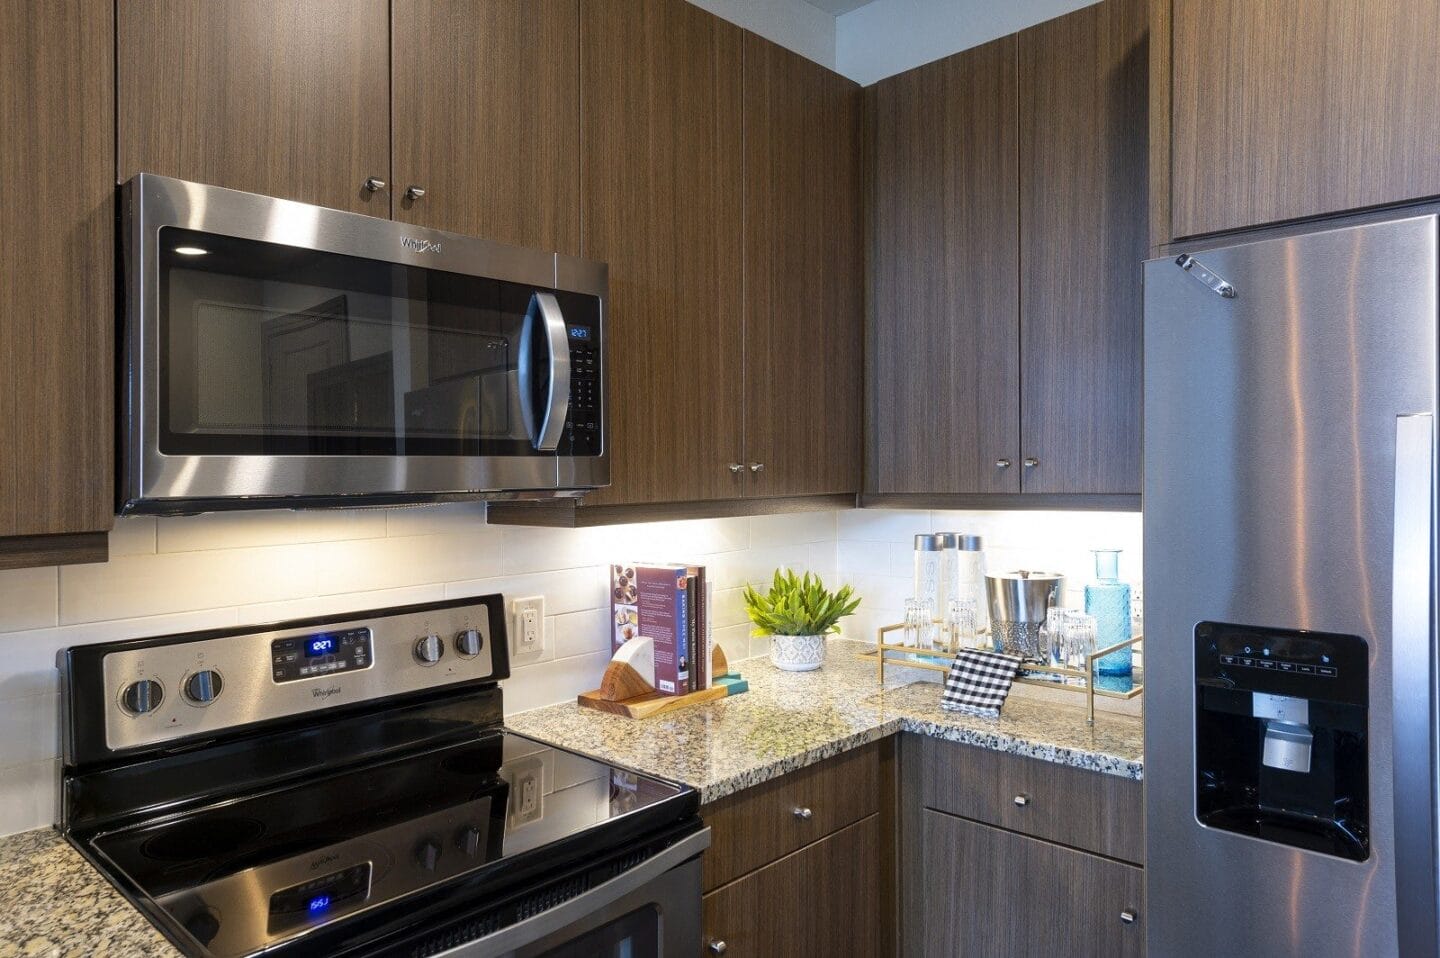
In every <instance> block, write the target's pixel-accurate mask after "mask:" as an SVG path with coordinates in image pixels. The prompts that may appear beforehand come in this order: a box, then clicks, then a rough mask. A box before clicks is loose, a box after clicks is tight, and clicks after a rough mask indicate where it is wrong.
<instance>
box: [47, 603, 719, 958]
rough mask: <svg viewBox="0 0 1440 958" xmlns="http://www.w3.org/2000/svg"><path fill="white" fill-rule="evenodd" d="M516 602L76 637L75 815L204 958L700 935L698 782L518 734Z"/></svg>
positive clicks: (111, 862) (692, 941) (69, 763)
mask: <svg viewBox="0 0 1440 958" xmlns="http://www.w3.org/2000/svg"><path fill="white" fill-rule="evenodd" d="M503 608H504V604H503V601H502V599H501V597H500V596H498V595H492V596H485V597H482V598H477V599H462V600H454V601H447V602H438V603H431V604H426V605H415V606H407V607H404V608H397V609H385V610H378V611H372V612H362V613H355V614H352V615H345V616H338V617H328V618H321V619H309V620H302V621H292V622H286V623H283V624H279V625H274V626H266V627H263V628H250V629H225V630H219V631H212V632H199V633H191V634H186V635H175V636H166V637H161V638H152V639H141V640H135V641H129V642H117V643H110V644H104V645H93V646H82V647H76V648H71V649H67V650H66V651H65V652H63V653H62V654H61V660H60V665H61V668H62V671H63V691H64V743H63V744H64V771H63V779H64V782H63V784H64V797H63V821H62V823H61V828H62V830H63V832H64V834H65V835H66V837H67V838H68V839H69V840H70V842H71V843H72V844H73V845H74V846H75V847H76V848H77V849H79V850H80V852H81V853H82V854H83V855H85V856H86V857H87V858H88V859H89V860H90V861H91V862H92V863H94V864H95V866H96V867H98V868H99V869H100V870H101V871H102V872H103V873H104V874H105V875H106V876H107V877H108V878H110V880H111V881H113V882H114V883H115V884H116V885H117V886H118V887H119V888H120V889H121V891H123V892H124V893H125V894H126V895H127V896H128V897H129V898H130V899H131V900H132V901H134V902H135V904H136V905H138V906H139V907H140V908H141V910H142V911H144V913H145V914H146V915H147V916H149V917H150V919H151V920H152V921H154V922H155V924H156V925H157V926H158V927H159V928H160V930H161V931H162V932H164V933H165V935H166V936H167V937H168V938H169V939H170V940H171V941H172V942H174V943H175V945H176V946H177V947H178V948H179V949H180V950H181V951H182V952H184V953H185V954H187V955H194V956H209V958H243V956H250V955H256V954H260V953H262V952H264V953H266V954H276V955H285V956H289V955H338V956H356V958H358V956H377V958H378V956H399V955H405V956H409V958H415V956H430V955H453V956H461V955H464V956H481V955H515V956H538V955H616V956H620V955H625V956H643V955H682V954H686V955H688V954H693V953H694V950H695V948H696V944H697V942H698V941H699V937H700V927H699V926H700V915H699V911H700V858H699V856H700V853H701V852H702V851H703V850H704V849H705V847H706V846H707V845H708V844H709V830H708V829H706V828H705V827H704V826H703V825H702V824H701V822H700V821H699V819H698V817H697V812H698V807H699V802H698V798H697V796H696V793H695V792H694V791H693V790H692V789H689V788H687V787H685V786H682V785H677V784H674V783H670V782H665V781H660V780H657V779H654V778H651V777H648V776H645V775H641V774H638V773H635V772H632V771H629V770H627V769H623V768H616V767H614V766H611V765H608V764H605V763H601V762H596V761H593V760H591V759H588V758H585V757H584V756H581V755H578V754H575V753H573V752H568V751H565V750H564V749H558V748H553V747H550V746H547V745H544V744H541V743H539V742H536V741H533V740H530V739H527V738H524V737H522V736H519V735H515V734H513V733H511V732H508V731H506V730H505V729H504V728H503V726H502V722H501V718H502V708H501V690H500V688H499V686H498V681H499V680H500V679H502V678H505V677H506V676H507V675H508V673H509V664H508V654H507V648H506V637H505V626H504V616H503Z"/></svg>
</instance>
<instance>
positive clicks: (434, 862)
mask: <svg viewBox="0 0 1440 958" xmlns="http://www.w3.org/2000/svg"><path fill="white" fill-rule="evenodd" d="M415 864H417V865H419V866H420V867H421V868H423V869H425V870H426V871H427V872H433V871H434V870H435V869H436V867H437V866H438V865H439V864H440V843H439V842H437V841H436V840H435V839H433V838H427V839H425V840H424V841H422V842H421V843H420V844H418V845H416V846H415Z"/></svg>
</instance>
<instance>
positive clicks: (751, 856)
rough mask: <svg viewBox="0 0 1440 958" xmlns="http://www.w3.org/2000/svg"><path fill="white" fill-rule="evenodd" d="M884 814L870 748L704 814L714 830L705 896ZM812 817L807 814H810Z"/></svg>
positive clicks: (875, 753)
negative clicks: (814, 842) (791, 854)
mask: <svg viewBox="0 0 1440 958" xmlns="http://www.w3.org/2000/svg"><path fill="white" fill-rule="evenodd" d="M879 808H880V752H879V748H878V746H877V745H866V746H863V747H862V748H858V749H855V750H853V751H850V752H846V753H844V754H843V755H838V756H836V757H835V758H832V759H828V760H826V761H824V762H821V763H819V764H817V765H811V766H810V767H808V768H803V769H800V770H799V771H796V772H791V773H790V774H788V775H783V776H781V777H780V778H777V779H774V780H773V781H769V782H766V783H765V784H763V785H757V786H755V787H754V788H750V789H746V790H745V791H743V792H740V793H739V794H736V795H731V796H729V797H728V798H724V799H721V800H720V801H718V802H716V803H715V804H714V805H711V806H708V807H706V808H703V809H701V810H700V815H701V817H702V818H704V819H705V823H706V824H707V825H709V826H710V828H711V844H710V850H709V851H707V852H706V853H705V890H706V891H709V890H710V889H712V888H716V887H719V886H720V885H723V884H724V883H725V882H727V881H731V880H733V879H735V878H738V877H740V876H741V875H743V874H745V873H746V872H749V871H753V870H755V869H756V868H759V867H760V866H762V865H766V864H769V863H770V862H773V861H775V860H776V859H777V858H781V857H783V856H785V855H788V854H790V853H791V852H793V851H795V850H796V849H797V848H801V847H803V846H805V845H808V844H810V843H811V842H813V841H816V840H818V839H821V838H824V837H825V836H826V835H829V834H830V833H831V832H834V831H836V830H838V829H841V828H844V827H845V826H846V825H849V824H851V823H852V822H858V821H859V820H860V819H862V818H864V817H866V816H867V815H871V814H873V813H875V812H877V811H879ZM807 812H808V814H807Z"/></svg>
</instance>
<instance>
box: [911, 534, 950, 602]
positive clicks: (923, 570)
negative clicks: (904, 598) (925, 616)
mask: <svg viewBox="0 0 1440 958" xmlns="http://www.w3.org/2000/svg"><path fill="white" fill-rule="evenodd" d="M944 564H945V544H944V541H943V539H942V538H941V537H940V536H936V535H918V536H916V537H915V592H914V596H915V601H917V602H920V603H924V604H926V605H928V606H930V610H931V613H932V614H937V615H938V614H942V613H943V611H944V609H945V602H946V601H948V600H949V596H948V595H946V594H944V593H945V589H944V581H945V577H944Z"/></svg>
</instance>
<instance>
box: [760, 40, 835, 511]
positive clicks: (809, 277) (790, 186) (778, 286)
mask: <svg viewBox="0 0 1440 958" xmlns="http://www.w3.org/2000/svg"><path fill="white" fill-rule="evenodd" d="M744 61H745V67H744V70H745V74H744V100H743V103H744V106H743V109H742V114H743V117H744V136H743V140H744V144H745V147H744V149H745V169H744V176H745V187H744V189H745V227H744V236H745V240H744V242H745V456H746V465H747V467H749V468H750V472H749V476H748V480H747V481H748V483H749V486H748V489H747V494H748V495H751V496H801V495H814V494H820V493H836V492H851V493H853V492H858V491H859V490H860V472H861V432H862V430H861V423H862V421H863V415H864V412H863V410H862V408H861V379H860V377H861V367H860V352H861V342H862V337H863V333H862V324H861V312H862V309H863V298H864V290H863V285H862V283H863V268H864V267H863V264H862V258H861V233H860V222H861V215H860V158H861V156H860V106H861V99H860V88H859V87H858V86H856V85H855V84H854V83H852V82H850V81H849V80H847V79H845V78H844V77H841V76H839V75H837V74H835V73H832V72H830V71H829V70H826V69H825V68H824V67H821V66H819V65H817V64H815V63H813V62H811V61H810V60H807V59H805V58H804V57H802V56H799V55H797V54H794V53H791V52H790V51H788V50H785V49H783V48H781V47H779V46H776V45H775V44H773V43H771V42H770V41H768V40H764V39H761V38H760V37H757V36H755V35H754V34H752V33H747V34H745V48H744ZM757 464H758V465H759V466H760V467H761V468H760V469H758V470H756V469H755V468H754V466H755V465H757Z"/></svg>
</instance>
